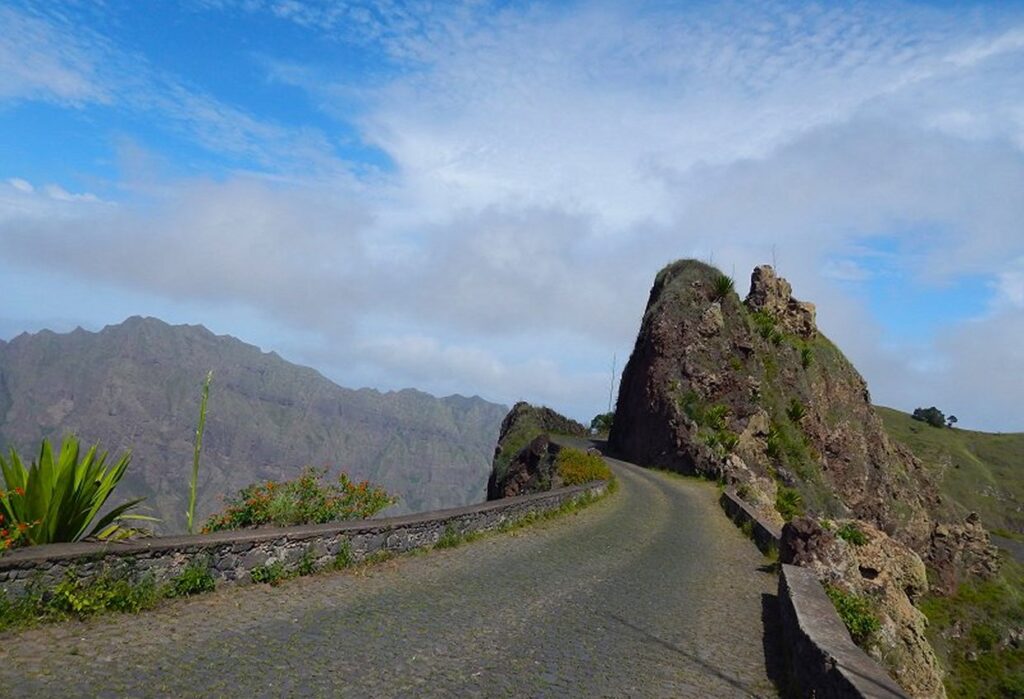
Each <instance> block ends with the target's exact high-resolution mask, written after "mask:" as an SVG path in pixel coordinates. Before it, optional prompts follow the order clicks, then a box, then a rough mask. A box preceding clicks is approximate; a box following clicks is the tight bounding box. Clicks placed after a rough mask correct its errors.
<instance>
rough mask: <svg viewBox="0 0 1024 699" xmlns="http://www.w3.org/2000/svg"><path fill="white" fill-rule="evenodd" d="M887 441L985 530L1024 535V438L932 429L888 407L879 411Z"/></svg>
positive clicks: (1013, 434)
mask: <svg viewBox="0 0 1024 699" xmlns="http://www.w3.org/2000/svg"><path fill="white" fill-rule="evenodd" d="M876 412H877V413H878V414H879V416H880V417H881V418H882V422H883V424H884V425H885V429H886V431H887V432H888V433H889V436H890V437H892V438H893V439H895V440H896V441H898V442H902V443H903V444H905V445H906V446H907V447H909V448H910V449H911V451H913V452H914V454H915V455H916V456H917V457H918V458H919V459H921V461H922V462H923V463H924V465H925V466H926V467H927V468H929V470H931V471H932V473H933V475H935V476H936V477H937V481H938V483H939V487H940V489H941V490H942V494H943V496H944V497H946V498H948V499H950V500H953V501H956V502H958V503H960V504H961V505H963V506H964V507H966V508H967V509H968V510H972V511H974V512H977V513H978V514H979V515H980V516H981V521H982V522H983V523H984V524H985V526H986V527H987V528H989V529H990V530H994V531H1002V532H1005V533H1009V534H1014V533H1016V534H1017V535H1019V534H1020V533H1021V532H1024V514H1022V513H1021V512H1018V506H1019V503H1021V502H1024V478H1022V477H1021V471H1020V467H1021V464H1024V433H1019V432H1018V433H1010V434H990V433H987V432H974V431H971V430H963V429H955V430H950V429H941V430H940V429H934V428H932V427H930V426H928V425H924V424H922V423H921V422H918V421H916V420H914V419H912V418H911V416H910V415H908V414H906V413H902V412H899V411H896V410H892V409H890V408H876Z"/></svg>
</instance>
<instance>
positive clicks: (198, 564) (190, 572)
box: [170, 559, 217, 597]
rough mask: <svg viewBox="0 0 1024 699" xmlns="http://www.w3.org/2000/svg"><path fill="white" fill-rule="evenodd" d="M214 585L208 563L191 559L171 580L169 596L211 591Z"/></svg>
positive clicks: (215, 583)
mask: <svg viewBox="0 0 1024 699" xmlns="http://www.w3.org/2000/svg"><path fill="white" fill-rule="evenodd" d="M216 586H217V582H216V581H215V580H214V579H213V574H212V573H210V567H209V564H208V563H207V562H206V561H205V560H203V561H200V560H198V559H193V560H192V561H191V562H190V563H189V564H188V565H187V566H185V569H184V570H182V571H181V572H180V573H178V575H177V576H175V577H174V579H172V580H171V589H170V596H171V597H191V596H192V595H198V594H200V593H202V592H212V591H213V590H214V588H215V587H216Z"/></svg>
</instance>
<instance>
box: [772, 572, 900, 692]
mask: <svg viewBox="0 0 1024 699" xmlns="http://www.w3.org/2000/svg"><path fill="white" fill-rule="evenodd" d="M779 612H780V616H781V628H782V641H783V646H784V648H785V649H786V656H787V657H786V660H787V663H788V665H789V677H790V681H791V682H792V683H793V684H794V685H795V686H794V687H793V689H794V690H796V691H795V692H794V694H796V695H797V696H804V697H819V698H824V697H872V698H874V697H878V698H879V699H897V698H903V699H906V697H907V694H906V693H904V691H903V690H902V689H901V688H900V686H899V685H898V684H896V682H895V681H894V680H893V679H892V678H891V677H889V675H888V674H887V673H886V672H885V670H883V669H882V667H881V666H880V665H879V664H878V663H876V662H875V661H874V660H872V659H871V657H869V656H868V654H867V653H865V652H864V651H863V650H861V649H860V648H858V647H857V646H856V645H854V643H853V641H852V640H851V639H850V634H849V633H848V632H847V630H846V626H844V625H843V621H842V619H840V618H839V614H838V613H836V610H835V607H833V606H832V601H831V600H830V599H829V598H828V595H826V594H825V589H824V588H823V587H822V586H821V583H820V582H818V579H817V578H816V577H815V576H814V573H812V572H811V571H810V570H808V569H807V568H801V567H799V566H791V565H783V566H782V570H781V572H780V575H779Z"/></svg>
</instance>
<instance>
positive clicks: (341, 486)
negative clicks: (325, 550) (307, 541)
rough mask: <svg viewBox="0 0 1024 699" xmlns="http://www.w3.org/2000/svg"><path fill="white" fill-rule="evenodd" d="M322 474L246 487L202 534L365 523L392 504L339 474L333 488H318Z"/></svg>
mask: <svg viewBox="0 0 1024 699" xmlns="http://www.w3.org/2000/svg"><path fill="white" fill-rule="evenodd" d="M326 475H327V469H326V468H324V469H315V468H309V467H307V468H306V469H305V470H304V471H303V472H302V475H300V476H299V477H298V478H296V479H294V480H290V481H282V482H280V483H279V482H276V481H267V482H266V483H257V484H255V485H250V486H248V487H247V488H244V489H243V490H242V491H241V492H240V493H239V494H238V496H236V497H235V498H234V499H232V500H230V501H229V503H228V507H227V509H226V510H225V511H224V512H222V513H221V514H218V515H214V516H213V517H211V518H210V519H209V520H208V521H207V523H206V526H205V527H204V528H203V531H208V532H210V531H221V530H224V529H241V528H243V527H258V526H261V525H266V524H273V525H276V526H279V527H286V526H292V525H296V524H323V523H325V522H337V521H341V520H348V519H366V518H368V517H372V516H373V515H375V514H377V513H378V512H380V511H381V510H383V509H384V508H385V507H388V506H390V505H392V504H394V503H395V502H397V498H395V497H392V496H390V495H388V494H387V492H386V491H384V489H382V488H378V487H376V486H373V485H371V484H370V483H369V482H368V481H362V482H361V483H353V482H352V481H351V480H349V477H348V475H347V474H345V473H344V472H342V473H340V474H339V475H338V480H337V483H336V484H335V483H324V482H323V479H324V477H325V476H326Z"/></svg>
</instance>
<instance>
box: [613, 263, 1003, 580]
mask: <svg viewBox="0 0 1024 699" xmlns="http://www.w3.org/2000/svg"><path fill="white" fill-rule="evenodd" d="M727 281H728V280H727V279H725V278H724V277H723V276H722V274H721V273H720V272H719V271H718V270H716V269H714V268H712V267H710V266H708V265H705V264H703V263H700V262H697V261H693V260H682V261H679V262H676V263H674V264H671V265H669V266H668V267H666V268H665V269H663V270H662V271H661V272H659V274H658V276H657V278H656V279H655V282H654V286H653V288H652V289H651V294H650V298H649V300H648V303H647V310H646V312H645V313H644V317H643V322H642V324H641V328H640V333H639V335H638V337H637V341H636V346H635V348H634V350H633V354H632V356H631V357H630V359H629V363H628V364H627V365H626V369H625V371H624V372H623V376H622V381H621V385H620V390H619V399H618V404H617V406H616V412H615V421H614V425H613V428H612V431H611V435H610V444H611V447H612V448H613V449H615V450H617V451H618V452H620V453H621V454H622V455H623V456H624V457H626V458H629V459H630V460H633V461H636V462H638V463H642V464H648V465H652V466H659V467H663V468H668V469H672V470H677V471H682V472H684V473H700V474H704V475H706V476H709V477H711V478H716V479H722V480H724V481H726V482H729V483H732V484H736V485H738V486H742V487H741V488H740V490H741V492H745V493H746V494H747V495H746V497H747V499H748V500H749V501H751V502H752V503H753V504H754V505H755V506H758V507H759V508H760V509H761V511H762V513H763V514H765V515H766V516H768V517H774V518H776V520H777V521H779V519H778V518H780V516H781V515H780V513H779V512H775V511H773V510H775V509H776V508H775V507H773V505H775V504H776V503H780V504H782V505H784V506H783V507H781V508H778V509H781V510H782V511H783V512H784V513H785V514H788V515H791V514H793V513H794V512H797V513H798V512H800V511H801V510H806V511H809V512H815V513H818V514H821V515H824V516H829V517H836V518H846V517H855V518H858V519H862V520H865V521H867V522H870V523H871V524H873V525H874V526H876V527H878V528H879V529H881V530H883V531H885V532H886V533H888V534H890V535H891V536H892V537H893V538H895V539H896V540H897V541H900V542H902V543H904V544H906V545H908V546H910V547H911V548H912V549H913V550H914V551H916V552H918V553H919V554H920V555H921V556H922V557H924V558H925V559H926V560H929V561H933V562H934V564H935V566H936V567H937V568H942V569H943V577H944V579H945V580H948V581H949V582H950V584H952V583H954V582H955V580H956V579H957V577H958V575H959V574H960V573H961V572H963V570H964V568H965V565H964V564H969V566H968V567H972V568H974V569H980V568H984V567H985V565H986V563H985V562H979V560H981V561H990V560H991V556H990V554H991V552H990V551H989V550H988V545H987V542H986V541H984V537H978V536H975V535H974V534H971V533H970V532H973V531H974V530H973V529H971V527H973V526H974V525H972V524H952V523H949V522H952V521H954V520H956V521H959V520H961V519H962V518H963V516H964V515H966V513H965V512H958V511H957V510H956V509H955V507H954V506H953V504H952V503H944V502H943V501H942V499H941V498H940V496H939V495H938V491H937V489H936V486H935V484H934V483H933V482H932V481H931V480H930V479H929V476H928V473H927V471H926V469H924V468H923V467H922V465H921V464H920V462H919V461H918V460H917V459H916V458H915V457H914V456H913V455H912V454H911V453H910V451H909V450H907V449H906V448H904V447H903V446H901V445H899V444H896V443H893V442H891V441H890V440H889V438H888V437H887V435H886V433H885V430H884V429H883V426H882V424H881V421H880V420H879V418H878V416H877V415H876V413H875V411H874V409H873V408H872V406H871V402H870V395H869V393H868V389H867V385H866V384H865V382H864V379H863V378H861V376H860V374H859V373H857V371H856V369H854V367H853V366H852V365H851V364H850V362H849V361H847V359H846V358H845V357H844V356H843V354H842V353H841V352H840V351H839V350H838V349H837V348H836V347H835V346H834V345H833V344H832V343H831V342H829V340H828V339H827V338H826V337H825V336H824V335H822V334H821V333H820V332H819V331H818V329H817V327H816V325H815V313H814V306H813V305H812V304H809V303H805V302H801V301H798V300H797V299H795V298H794V297H793V295H792V291H791V287H790V285H789V283H788V282H786V280H784V279H782V278H780V277H778V276H776V274H775V273H774V271H773V270H772V268H771V267H767V266H764V267H758V268H756V269H755V270H754V272H753V275H752V276H751V287H750V293H749V294H748V296H747V298H746V300H745V301H743V302H741V301H740V299H739V297H738V296H737V295H736V294H735V293H734V292H733V291H732V290H731V289H730V287H729V285H728V284H727V283H726V282H727ZM943 519H946V520H947V523H946V524H944V525H942V526H943V527H944V529H941V530H937V529H936V527H937V524H938V521H939V520H943ZM965 528H967V529H970V531H966V530H965ZM937 535H938V536H939V539H940V540H941V546H940V548H941V550H942V551H943V553H942V554H941V555H940V556H935V555H933V551H937V550H938V549H936V547H935V545H934V544H933V542H935V540H936V536H937ZM956 545H963V546H967V547H970V548H971V551H970V552H967V553H964V552H960V553H957V552H955V551H953V550H951V549H950V547H951V546H952V547H955V546H956Z"/></svg>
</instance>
